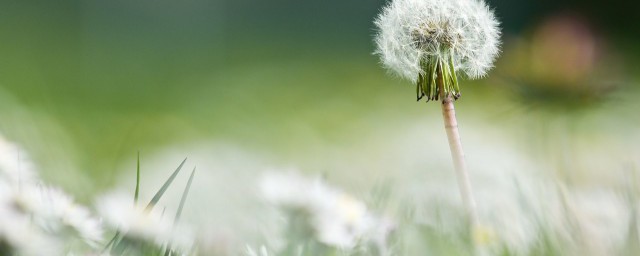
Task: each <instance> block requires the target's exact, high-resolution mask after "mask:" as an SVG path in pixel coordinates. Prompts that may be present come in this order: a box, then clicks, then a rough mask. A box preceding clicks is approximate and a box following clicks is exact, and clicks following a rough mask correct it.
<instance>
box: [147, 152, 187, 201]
mask: <svg viewBox="0 0 640 256" xmlns="http://www.w3.org/2000/svg"><path fill="white" fill-rule="evenodd" d="M185 162H187V159H186V158H185V159H184V160H182V163H180V166H178V168H177V169H176V170H175V171H173V174H171V176H170V177H169V178H168V179H167V181H165V182H164V184H163V185H162V187H161V188H160V190H158V192H156V194H155V195H154V196H153V198H152V199H151V201H150V202H149V204H148V205H147V207H146V208H145V209H144V210H145V211H151V209H153V206H155V205H156V203H158V201H160V198H162V195H164V192H165V191H167V189H168V188H169V186H170V185H171V183H172V182H173V180H174V179H175V178H176V176H178V173H180V170H181V169H182V166H183V165H184V163H185Z"/></svg>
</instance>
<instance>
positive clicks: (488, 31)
mask: <svg viewBox="0 0 640 256" xmlns="http://www.w3.org/2000/svg"><path fill="white" fill-rule="evenodd" d="M375 24H376V25H377V27H378V34H377V36H376V38H375V42H376V45H377V50H376V54H378V55H379V56H380V58H381V60H382V64H383V65H384V66H385V67H387V68H388V69H389V70H391V71H392V72H394V73H396V74H397V75H399V76H400V77H403V78H406V79H408V80H410V81H412V82H414V83H416V91H417V98H418V100H420V99H422V98H423V97H426V99H427V101H430V100H441V101H442V113H443V117H444V121H445V128H446V131H447V137H448V140H449V147H450V149H451V155H452V157H453V164H454V168H455V170H456V173H457V175H458V179H459V183H460V190H461V194H462V198H463V201H464V202H465V205H466V208H467V211H468V215H469V218H470V221H471V224H474V223H476V222H477V214H476V213H475V212H476V210H475V208H476V206H475V201H474V199H473V197H472V194H471V184H470V181H469V177H468V173H467V171H466V164H465V162H464V153H463V151H462V144H461V142H460V135H459V133H458V127H457V126H458V124H457V120H456V116H455V109H454V106H453V101H454V100H455V99H458V98H459V97H460V88H459V85H458V77H457V72H461V73H463V74H465V75H466V76H467V77H468V78H471V79H476V78H480V77H483V76H484V75H486V73H487V72H488V70H489V69H490V68H491V67H492V66H493V62H494V59H495V58H496V56H497V54H498V52H499V45H500V43H499V36H500V31H499V29H498V21H497V20H496V19H495V17H494V15H493V13H492V11H491V10H490V9H489V8H488V7H487V5H486V4H485V3H484V2H482V1H481V0H393V1H391V3H389V4H388V5H387V6H386V7H385V8H384V9H383V10H382V13H381V14H380V15H379V16H378V17H377V19H376V21H375Z"/></svg>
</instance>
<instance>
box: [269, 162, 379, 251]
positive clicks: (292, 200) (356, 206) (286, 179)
mask: <svg viewBox="0 0 640 256" xmlns="http://www.w3.org/2000/svg"><path fill="white" fill-rule="evenodd" d="M260 185H261V190H262V193H263V196H264V197H265V199H266V200H268V201H269V202H271V203H273V204H275V205H279V206H284V207H290V208H295V209H301V210H304V211H305V212H307V213H308V214H309V215H310V222H311V223H310V225H311V226H312V227H313V229H314V231H315V235H316V236H317V239H318V240H319V241H321V242H323V243H325V244H328V245H331V246H335V247H338V248H352V247H354V246H355V245H356V244H357V243H358V242H359V241H360V240H361V239H364V238H365V237H368V236H369V235H370V234H369V233H371V232H372V231H374V227H375V226H376V223H375V219H376V218H375V217H374V216H373V215H372V214H371V213H370V212H369V210H368V209H367V207H366V205H365V204H364V203H362V202H361V201H358V200H357V199H355V198H353V197H351V196H350V195H348V194H346V193H344V192H342V191H340V190H338V189H335V188H331V187H329V186H327V185H326V184H325V183H324V182H322V180H320V179H318V178H316V179H308V178H305V177H303V176H300V175H298V174H295V173H269V174H267V175H265V176H264V177H263V179H262V182H261V184H260Z"/></svg>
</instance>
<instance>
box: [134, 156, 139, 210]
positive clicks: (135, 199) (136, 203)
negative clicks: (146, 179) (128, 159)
mask: <svg viewBox="0 0 640 256" xmlns="http://www.w3.org/2000/svg"><path fill="white" fill-rule="evenodd" d="M139 195H140V151H138V164H137V167H136V192H135V194H133V203H134V204H135V205H138V196H139Z"/></svg>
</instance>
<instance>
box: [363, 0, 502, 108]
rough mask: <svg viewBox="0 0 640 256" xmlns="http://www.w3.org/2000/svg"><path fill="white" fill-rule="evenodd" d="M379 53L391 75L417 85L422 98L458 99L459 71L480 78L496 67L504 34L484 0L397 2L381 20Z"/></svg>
mask: <svg viewBox="0 0 640 256" xmlns="http://www.w3.org/2000/svg"><path fill="white" fill-rule="evenodd" d="M375 24H376V26H377V27H378V34H377V36H376V38H375V43H376V46H377V50H376V54H378V55H379V56H380V58H381V61H382V64H383V65H384V66H385V67H386V68H388V69H389V70H390V71H392V72H394V73H395V74H397V75H399V76H400V77H403V78H406V79H408V80H410V81H412V82H414V83H417V87H418V88H417V89H418V99H420V98H422V97H423V96H426V97H427V99H428V100H434V99H437V98H438V97H439V94H440V93H439V90H440V89H439V88H438V87H437V85H436V79H443V82H444V88H443V89H444V93H445V95H452V96H454V97H458V96H459V93H460V90H459V88H458V82H457V77H456V72H458V71H462V72H463V73H464V74H466V75H467V77H469V78H471V79H476V78H479V77H482V76H484V75H485V74H486V73H487V71H488V70H489V69H491V68H492V67H493V62H494V60H495V58H496V56H497V55H498V52H499V46H500V40H499V37H500V30H499V28H498V25H499V23H498V21H497V20H496V18H495V17H494V14H493V12H492V11H491V10H490V9H489V7H487V5H486V4H485V3H484V2H482V0H393V1H391V2H390V3H389V4H388V5H387V6H386V7H385V8H384V9H383V10H382V13H381V14H380V15H379V16H378V18H377V19H376V21H375Z"/></svg>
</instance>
